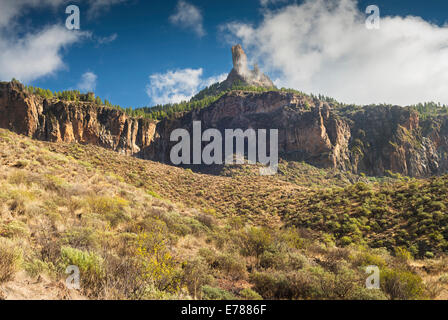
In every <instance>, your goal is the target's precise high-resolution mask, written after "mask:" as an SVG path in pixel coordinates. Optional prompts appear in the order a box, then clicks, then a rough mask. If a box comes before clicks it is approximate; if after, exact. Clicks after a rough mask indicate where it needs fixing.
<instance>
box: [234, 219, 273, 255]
mask: <svg viewBox="0 0 448 320" xmlns="http://www.w3.org/2000/svg"><path fill="white" fill-rule="evenodd" d="M241 240H242V241H241V242H242V243H241V245H242V253H243V254H244V255H246V256H254V257H256V258H257V260H258V259H259V257H260V256H261V254H263V252H265V251H266V250H267V249H268V248H269V246H271V245H272V243H273V240H272V237H271V235H270V233H269V232H268V231H267V230H266V229H264V228H257V227H251V228H249V229H248V230H246V232H245V233H243V235H242V239H241Z"/></svg>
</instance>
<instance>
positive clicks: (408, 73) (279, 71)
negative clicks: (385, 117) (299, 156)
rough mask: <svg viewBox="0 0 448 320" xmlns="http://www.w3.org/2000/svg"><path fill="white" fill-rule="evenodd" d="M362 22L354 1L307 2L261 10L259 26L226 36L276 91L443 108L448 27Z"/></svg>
mask: <svg viewBox="0 0 448 320" xmlns="http://www.w3.org/2000/svg"><path fill="white" fill-rule="evenodd" d="M267 2H268V1H266V3H267ZM366 18H367V15H366V14H365V13H364V12H362V11H360V10H359V9H358V7H357V2H356V1H355V0H307V1H305V2H304V3H303V4H300V5H298V4H293V5H288V6H285V7H283V8H281V9H279V10H276V11H270V10H266V11H265V12H264V19H263V21H262V22H261V23H260V24H259V25H257V26H254V25H250V24H247V23H239V22H234V23H230V24H227V25H226V26H224V27H223V30H224V31H226V32H229V33H230V34H231V35H232V37H233V41H241V42H242V43H243V45H244V47H245V48H246V49H247V50H248V51H249V52H250V55H251V56H253V57H254V58H255V59H256V60H258V61H259V62H260V63H261V65H262V66H263V67H264V69H265V70H267V71H268V72H271V73H272V74H274V75H276V76H278V79H277V80H276V84H277V85H279V86H285V87H292V88H296V89H299V90H302V91H305V92H310V93H316V94H317V93H322V94H325V95H328V96H331V97H334V98H336V99H338V100H340V101H343V102H347V103H358V104H369V103H383V102H387V103H393V104H400V105H408V104H413V103H418V102H422V101H438V102H442V103H447V104H448V90H446V89H445V87H446V83H447V81H448V26H442V27H441V26H437V25H434V24H431V23H429V22H427V21H424V20H423V19H421V18H419V17H413V16H409V17H381V28H380V29H379V30H368V29H367V28H366V27H365V21H366Z"/></svg>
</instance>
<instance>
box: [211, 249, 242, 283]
mask: <svg viewBox="0 0 448 320" xmlns="http://www.w3.org/2000/svg"><path fill="white" fill-rule="evenodd" d="M212 266H213V267H214V268H218V269H220V270H223V271H224V272H225V273H226V274H227V275H229V276H230V277H232V279H234V280H239V279H247V270H246V263H245V261H244V260H243V259H241V257H240V256H234V255H232V254H230V253H227V254H223V255H220V256H218V257H216V260H215V261H214V263H213V264H212Z"/></svg>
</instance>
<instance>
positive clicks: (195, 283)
mask: <svg viewBox="0 0 448 320" xmlns="http://www.w3.org/2000/svg"><path fill="white" fill-rule="evenodd" d="M183 269H184V270H183V271H184V272H183V283H184V284H185V285H186V286H187V288H188V291H189V293H190V294H191V295H192V296H193V298H194V299H197V298H198V295H200V294H201V293H202V292H200V288H202V287H203V286H205V285H209V284H211V283H212V282H213V280H214V279H213V276H212V275H211V274H210V269H209V267H208V265H207V263H206V262H205V261H204V260H203V259H202V258H198V259H195V260H191V261H188V262H185V263H184V266H183Z"/></svg>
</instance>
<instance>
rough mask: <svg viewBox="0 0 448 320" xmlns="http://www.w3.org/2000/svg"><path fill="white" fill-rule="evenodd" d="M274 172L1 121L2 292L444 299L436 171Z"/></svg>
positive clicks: (295, 168) (442, 190) (441, 195)
mask: <svg viewBox="0 0 448 320" xmlns="http://www.w3.org/2000/svg"><path fill="white" fill-rule="evenodd" d="M280 169H281V170H280V174H279V175H278V176H275V177H259V176H256V175H253V174H252V173H251V172H252V171H253V170H251V168H247V167H240V168H232V167H228V168H225V173H226V174H223V175H221V176H216V175H206V174H200V173H194V172H193V171H191V170H189V169H182V168H175V167H170V166H167V165H163V164H160V163H155V162H151V161H144V160H139V159H135V158H131V157H126V156H122V155H119V154H117V153H114V152H111V151H107V150H104V149H101V148H98V147H94V146H82V145H77V144H51V143H46V142H39V141H34V140H31V139H29V138H27V137H24V136H19V135H16V134H14V133H11V132H9V131H7V130H0V297H2V298H11V297H17V296H20V297H22V298H29V299H33V298H39V297H42V295H39V294H38V293H39V292H37V293H36V291H37V290H35V287H36V286H38V285H39V283H41V284H42V283H44V284H46V285H42V286H40V287H39V288H40V289H39V290H43V291H45V290H48V291H54V292H55V294H53V295H51V297H52V298H55V299H74V298H84V299H250V300H254V299H436V298H444V296H445V294H446V292H445V289H446V288H447V286H448V265H447V263H446V262H447V261H448V260H447V258H446V256H445V252H446V250H447V243H446V241H445V240H444V238H445V236H446V233H447V232H448V227H447V224H446V223H447V218H446V205H447V203H446V201H447V200H446V191H447V190H448V189H447V178H446V177H439V178H434V179H431V180H411V179H407V178H403V177H397V176H392V177H389V178H383V179H373V178H366V177H357V176H344V175H343V176H341V173H338V172H332V171H327V170H322V169H317V168H313V167H310V166H308V165H305V164H290V163H285V162H284V163H282V164H281V168H280ZM319 182H320V183H319ZM69 265H76V266H78V268H79V270H80V273H81V274H80V280H81V288H80V289H79V290H77V291H76V293H73V292H71V291H70V290H67V288H65V279H66V278H67V276H68V275H67V274H66V273H65V270H66V268H67V266H69ZM369 265H376V266H378V267H379V268H380V271H381V273H380V276H381V279H380V280H381V290H368V289H366V285H365V280H366V278H367V276H368V275H367V274H366V273H365V268H366V267H367V266H369ZM19 282H20V284H21V285H20V286H19V285H18V283H19ZM47 284H48V285H47ZM33 286H34V287H33ZM33 288H34V289H33ZM46 297H48V295H47V296H46Z"/></svg>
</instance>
